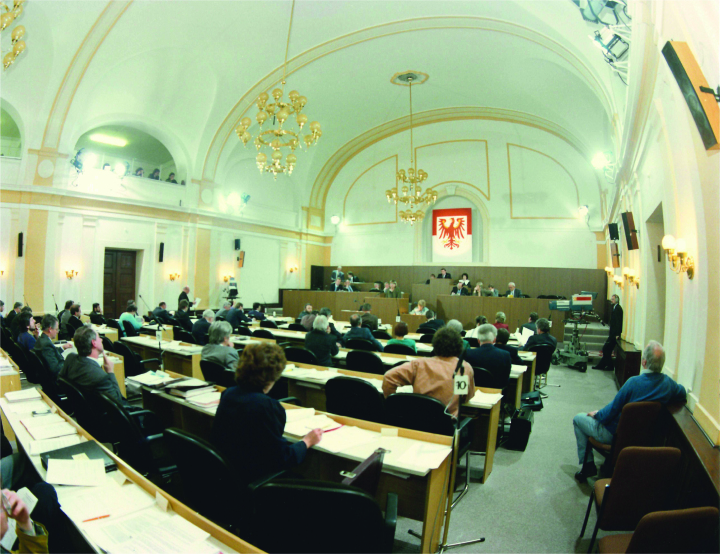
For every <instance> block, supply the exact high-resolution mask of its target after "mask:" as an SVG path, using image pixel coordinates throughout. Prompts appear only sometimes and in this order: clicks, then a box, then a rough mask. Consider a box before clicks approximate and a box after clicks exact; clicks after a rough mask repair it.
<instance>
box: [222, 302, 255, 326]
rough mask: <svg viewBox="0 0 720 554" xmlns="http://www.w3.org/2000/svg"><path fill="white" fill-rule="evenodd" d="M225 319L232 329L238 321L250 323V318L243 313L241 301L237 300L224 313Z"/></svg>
mask: <svg viewBox="0 0 720 554" xmlns="http://www.w3.org/2000/svg"><path fill="white" fill-rule="evenodd" d="M225 321H227V322H228V323H229V324H230V325H232V328H233V329H235V327H237V326H238V325H239V324H240V323H252V321H251V319H250V318H249V317H247V316H246V315H245V310H244V306H243V303H242V302H237V303H236V304H235V306H233V307H232V308H230V310H228V312H227V314H225Z"/></svg>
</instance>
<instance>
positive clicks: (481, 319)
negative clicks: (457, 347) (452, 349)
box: [465, 315, 487, 339]
mask: <svg viewBox="0 0 720 554" xmlns="http://www.w3.org/2000/svg"><path fill="white" fill-rule="evenodd" d="M486 323H487V318H486V317H485V316H484V315H479V316H477V317H476V318H475V328H474V329H471V330H470V331H468V332H467V333H465V338H466V339H467V338H473V339H476V338H478V333H479V332H480V326H481V325H485V324H486Z"/></svg>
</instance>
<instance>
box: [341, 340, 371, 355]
mask: <svg viewBox="0 0 720 554" xmlns="http://www.w3.org/2000/svg"><path fill="white" fill-rule="evenodd" d="M345 348H350V349H351V350H366V351H368V352H377V351H378V347H377V345H376V344H375V343H374V342H370V341H369V340H367V339H350V340H348V341H347V342H346V343H345Z"/></svg>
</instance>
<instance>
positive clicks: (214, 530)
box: [0, 392, 262, 553]
mask: <svg viewBox="0 0 720 554" xmlns="http://www.w3.org/2000/svg"><path fill="white" fill-rule="evenodd" d="M40 394H41V396H42V399H43V400H44V401H45V402H46V403H47V404H48V405H49V406H51V407H54V408H55V409H56V410H57V414H58V415H59V416H60V417H62V418H63V419H65V420H66V421H67V422H68V423H70V424H71V425H72V426H74V427H75V428H76V429H77V430H78V433H79V434H80V435H81V436H83V437H84V438H85V439H87V440H95V439H94V438H93V437H92V436H91V435H90V434H89V433H87V431H85V430H84V429H83V428H82V427H80V426H79V425H78V424H77V423H76V422H75V421H74V420H73V419H72V418H71V417H69V416H68V415H67V414H66V413H65V412H63V411H62V410H61V409H60V408H59V407H58V406H56V405H55V404H54V403H53V402H52V401H51V400H50V399H49V398H48V397H47V395H45V393H43V392H41V393H40ZM6 407H7V401H6V400H5V399H4V398H2V399H1V400H0V411H1V413H2V415H3V420H5V417H6V416H7V421H9V425H10V426H11V428H12V430H13V431H15V436H16V439H17V446H18V450H20V451H21V452H23V455H24V456H27V457H28V459H29V460H30V462H31V463H32V464H33V466H34V467H35V470H36V471H37V473H38V475H39V476H40V478H41V479H43V480H44V479H45V477H46V471H45V468H43V466H42V462H41V460H40V455H35V456H30V455H29V454H28V444H29V442H30V441H31V440H32V437H31V436H30V434H29V433H28V432H27V430H26V429H25V427H24V426H23V425H22V423H20V416H19V415H18V414H14V413H11V412H8V413H7V414H6V413H5V410H6ZM6 432H7V431H6ZM98 444H99V445H100V447H101V448H102V449H103V450H104V451H105V453H106V454H107V455H108V456H109V457H110V458H112V459H113V460H114V461H115V463H116V464H117V467H118V471H120V472H121V473H123V474H124V475H125V476H126V477H127V478H128V480H129V481H131V482H132V483H134V485H136V486H138V487H140V488H142V489H143V490H144V491H146V492H147V493H148V494H150V495H151V496H156V495H158V494H159V495H161V496H163V497H165V498H166V499H167V501H168V504H169V505H170V507H171V508H172V510H173V512H175V513H176V514H177V515H178V516H180V517H182V518H184V519H186V520H187V521H188V522H190V523H192V524H193V525H196V526H197V527H199V528H200V529H202V530H203V531H205V532H206V533H209V534H210V536H211V537H212V542H213V545H212V546H213V547H214V550H215V551H218V550H219V549H220V548H222V546H223V545H224V546H226V547H228V548H230V549H232V550H235V551H236V552H243V553H244V552H257V553H261V552H262V550H260V549H258V548H256V547H255V546H253V545H251V544H250V543H248V542H246V541H244V540H242V539H240V538H239V537H237V536H235V535H233V534H231V533H229V532H228V531H226V530H225V529H223V528H222V527H220V526H219V525H216V524H215V523H213V522H211V521H210V520H209V519H206V518H204V517H203V516H201V515H199V514H198V513H197V512H195V511H194V510H192V509H190V508H189V507H188V506H186V505H185V504H183V503H181V502H180V501H179V500H177V499H176V498H174V497H173V496H170V495H169V494H168V493H166V492H165V491H163V490H162V489H161V488H160V487H158V486H156V485H154V484H153V483H152V482H151V481H149V480H148V479H146V478H145V477H143V476H142V475H140V474H139V473H138V472H136V471H135V470H134V469H132V468H131V467H130V466H129V465H127V464H126V463H125V462H124V461H123V460H121V459H120V458H118V457H117V456H115V454H113V453H112V452H111V451H109V450H107V449H106V448H105V447H103V445H102V444H100V443H98ZM124 486H126V487H127V486H130V485H124ZM71 521H72V520H71ZM73 523H74V524H75V525H76V526H77V529H78V531H79V532H80V533H81V534H82V535H83V536H84V538H85V540H86V541H87V543H88V545H89V546H90V547H91V548H92V549H93V550H94V551H95V552H102V550H101V549H100V548H99V547H98V546H97V545H96V544H94V543H93V541H92V540H91V539H90V538H89V537H88V535H86V534H85V533H84V531H83V525H82V524H81V523H80V522H73ZM218 547H219V548H218Z"/></svg>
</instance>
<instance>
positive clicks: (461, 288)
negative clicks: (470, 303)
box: [450, 281, 472, 296]
mask: <svg viewBox="0 0 720 554" xmlns="http://www.w3.org/2000/svg"><path fill="white" fill-rule="evenodd" d="M450 294H451V295H454V296H472V292H470V288H469V287H468V286H467V285H466V284H465V283H464V282H463V281H459V282H458V284H457V285H455V286H454V287H453V289H452V291H451V292H450Z"/></svg>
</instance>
